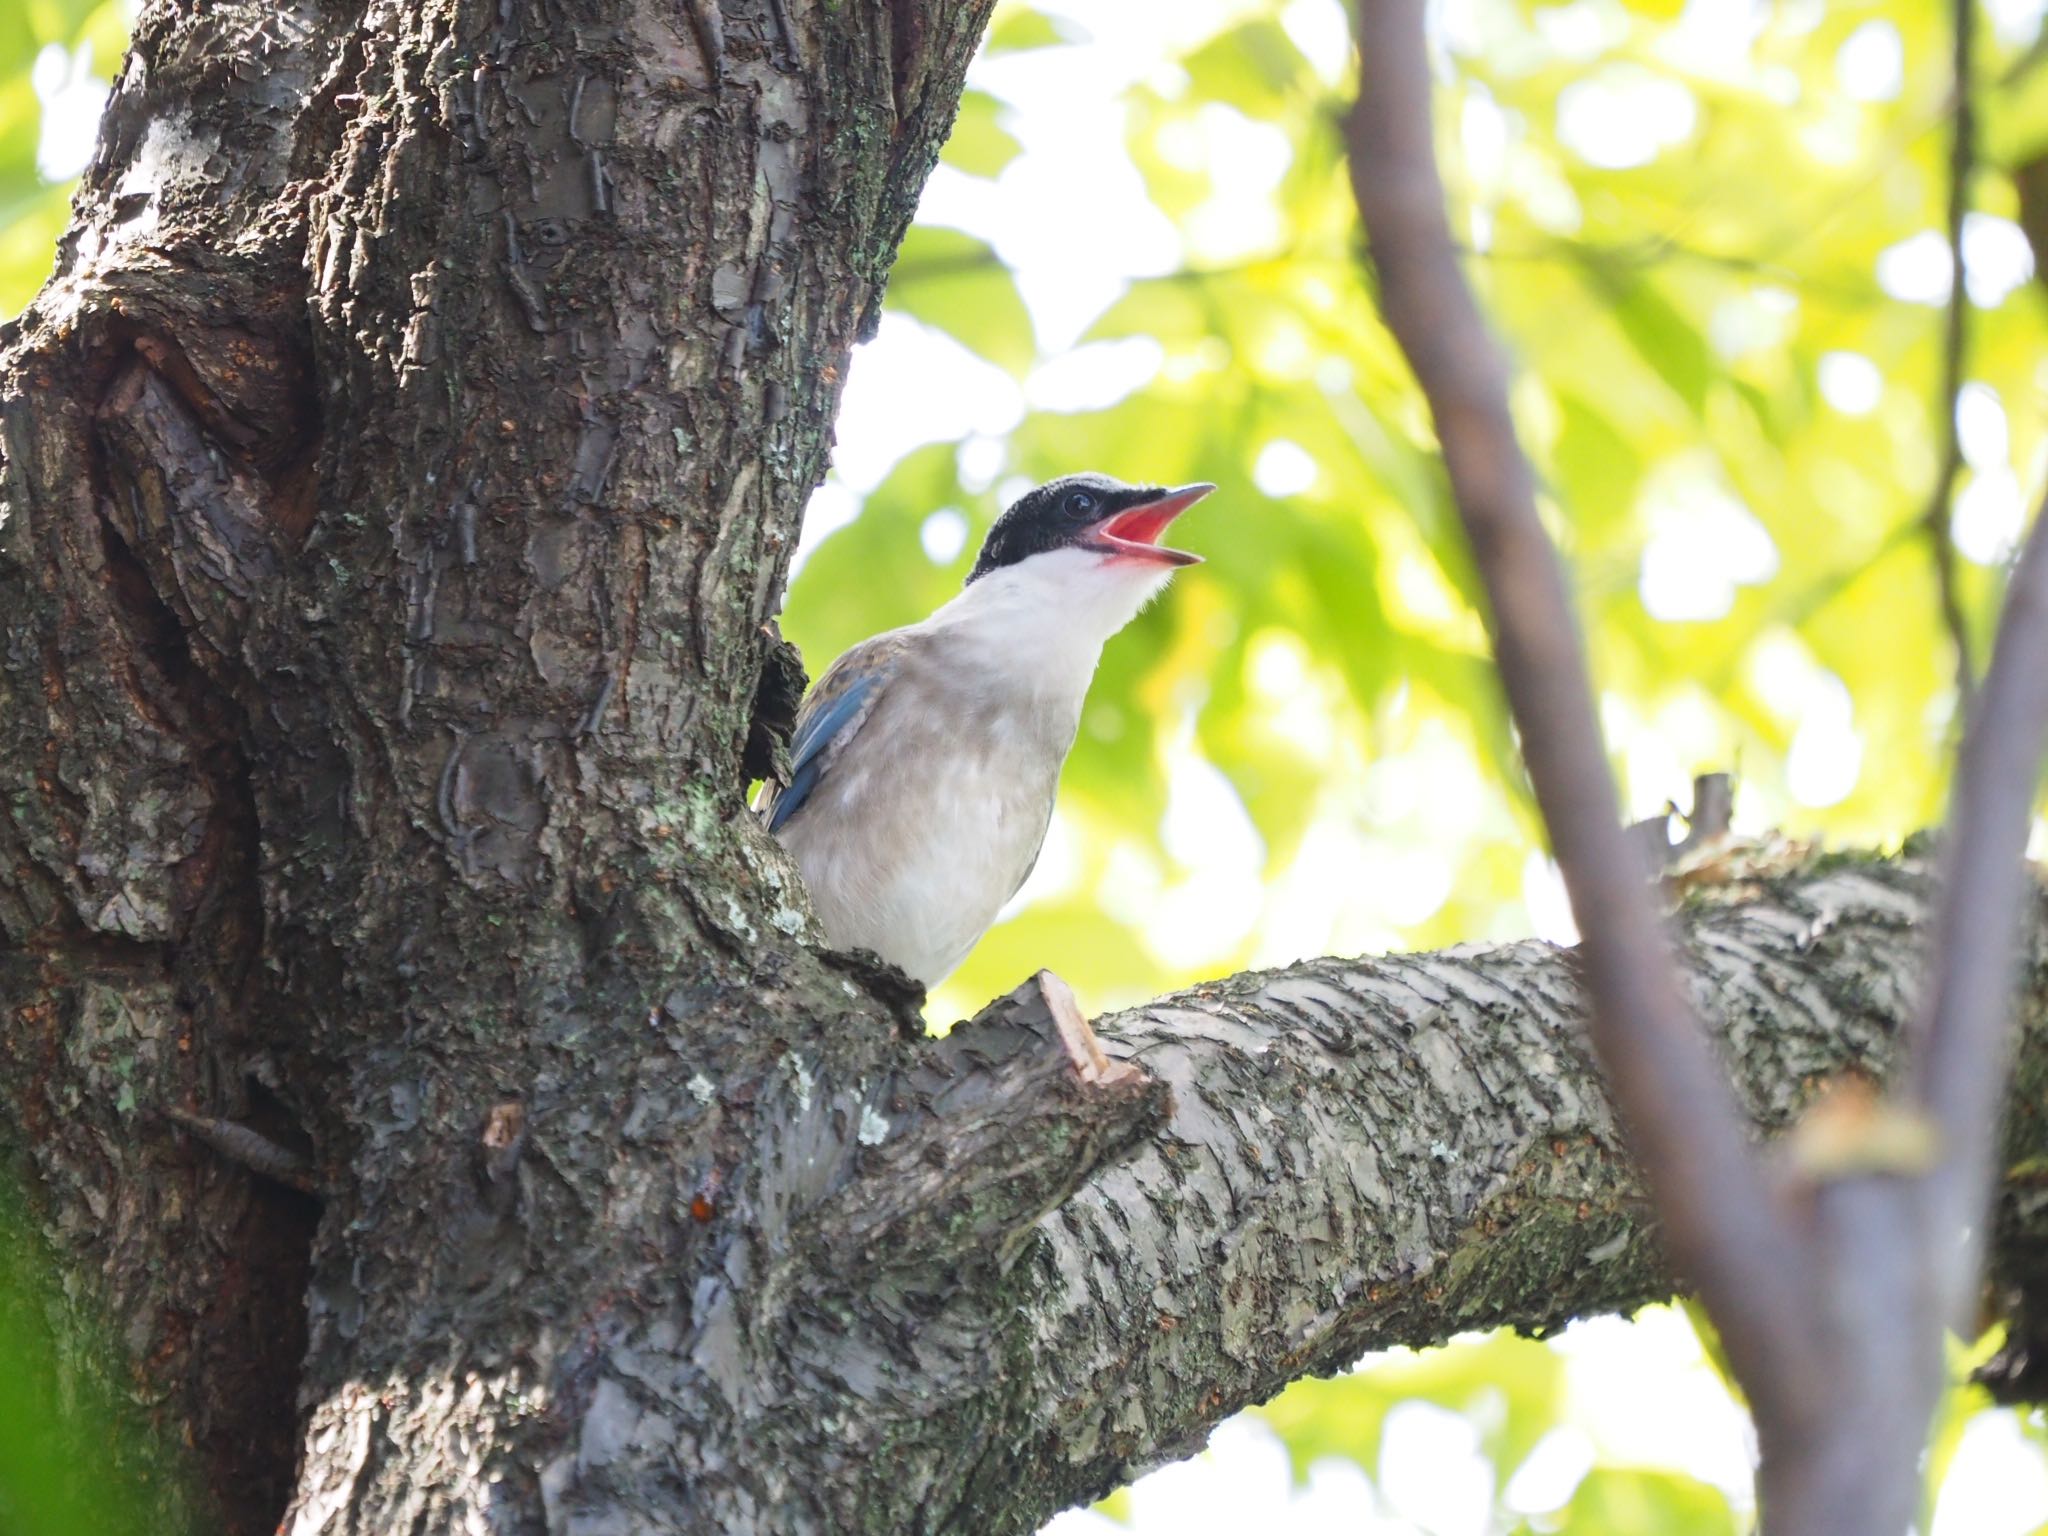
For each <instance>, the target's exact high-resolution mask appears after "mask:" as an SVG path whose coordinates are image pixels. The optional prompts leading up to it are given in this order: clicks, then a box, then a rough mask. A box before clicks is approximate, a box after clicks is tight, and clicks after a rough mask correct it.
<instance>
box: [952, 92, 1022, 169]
mask: <svg viewBox="0 0 2048 1536" xmlns="http://www.w3.org/2000/svg"><path fill="white" fill-rule="evenodd" d="M1002 113H1003V104H1002V103H1001V102H999V101H997V100H996V98H995V97H993V96H991V95H989V94H988V92H986V91H968V92H966V93H965V94H963V95H962V96H961V98H960V115H959V116H958V117H956V118H954V119H953V132H952V135H951V136H950V137H949V138H947V140H946V147H945V150H944V152H943V153H941V155H940V156H939V158H940V159H942V160H944V161H945V162H946V164H948V165H950V166H952V167H953V168H954V169H955V170H960V171H965V172H966V173H967V174H968V175H970V176H984V177H994V176H1000V175H1001V174H1002V172H1003V167H1005V166H1006V165H1008V164H1009V163H1010V162H1011V161H1012V160H1014V159H1016V158H1017V156H1018V155H1019V154H1020V153H1021V152H1022V151H1023V148H1024V146H1023V145H1021V144H1019V143H1018V142H1017V139H1016V136H1015V135H1014V134H1012V133H1011V132H1010V130H1009V129H1007V128H1005V127H1004V126H1003V125H1002V120H1001V119H1002Z"/></svg>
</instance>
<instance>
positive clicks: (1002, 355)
mask: <svg viewBox="0 0 2048 1536" xmlns="http://www.w3.org/2000/svg"><path fill="white" fill-rule="evenodd" d="M889 304H890V305H891V306H892V307H893V308H896V309H899V310H901V311H903V312H904V313H905V314H907V315H910V316H912V317H913V318H915V319H918V320H922V321H923V322H924V323H925V324H927V325H930V326H936V327H937V328H938V329H939V330H942V331H944V332H945V333H946V334H947V335H949V336H951V337H952V338H953V339H954V340H955V341H958V342H959V343H961V344H962V345H963V346H965V347H967V348H968V349H969V350H970V351H973V352H978V353H980V354H981V356H983V357H985V358H987V359H988V360H989V361H990V362H992V363H994V364H995V365H996V366H997V367H999V368H1006V369H1008V370H1009V371H1010V372H1011V373H1013V374H1017V375H1019V376H1020V377H1021V376H1022V375H1023V374H1024V373H1025V372H1026V371H1027V370H1028V369H1029V368H1030V367H1031V365H1032V363H1033V362H1034V361H1035V360H1036V359H1037V356H1038V340H1037V336H1036V334H1035V333H1034V332H1033V330H1032V327H1031V315H1030V313H1029V312H1028V311H1027V310H1026V309H1025V308H1024V301H1023V299H1021V298H1020V297H1018V294H1017V284H1016V281H1015V280H1014V279H1013V278H1012V277H1011V276H1010V273H1009V270H1008V269H1007V268H1006V267H1004V266H1003V264H1002V262H1001V261H1000V260H998V259H997V257H996V253H995V252H994V251H993V250H991V249H990V248H989V245H988V243H987V242H986V241H983V240H977V239H976V238H975V237H974V236H972V235H967V234H962V233H961V232H960V231H959V230H957V229H945V228H941V227H938V226H934V225H923V224H921V225H918V226H916V227H914V228H913V229H912V230H911V231H910V233H909V234H908V235H906V236H905V237H904V239H903V249H902V253H901V254H900V255H899V256H898V257H897V258H896V267H895V270H894V271H893V272H892V273H891V274H890V278H889Z"/></svg>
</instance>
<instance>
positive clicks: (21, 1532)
mask: <svg viewBox="0 0 2048 1536" xmlns="http://www.w3.org/2000/svg"><path fill="white" fill-rule="evenodd" d="M45 1260H46V1255H45V1252H44V1249H43V1244H42V1240H41V1238H40V1236H39V1234H38V1232H37V1230H36V1228H35V1226H34V1225H33V1224H32V1223H31V1222H29V1221H28V1220H27V1219H26V1216H25V1214H24V1213H23V1212H22V1211H21V1210H20V1208H19V1207H18V1204H17V1202H16V1200H15V1198H14V1196H13V1195H12V1194H11V1193H10V1189H9V1187H8V1186H7V1185H5V1184H0V1536H142V1533H144V1532H159V1533H161V1536H177V1528H174V1527H172V1526H170V1525H168V1524H166V1522H167V1521H171V1520H174V1519H175V1518H176V1516H175V1513H174V1512H175V1511H176V1510H178V1509H179V1508H180V1507H181V1498H180V1494H179V1490H177V1489H176V1488H175V1487H174V1486H173V1485H172V1484H171V1483H170V1482H169V1481H167V1480H168V1479H173V1478H175V1477H176V1476H177V1475H178V1474H177V1472H176V1471H175V1470H174V1469H170V1468H167V1467H165V1466H163V1465H160V1464H158V1462H157V1460H156V1458H157V1457H159V1456H160V1454H161V1448H160V1447H158V1446H157V1445H156V1444H155V1442H154V1441H153V1440H152V1439H151V1437H150V1436H149V1434H148V1432H147V1430H146V1428H145V1427H144V1426H143V1424H142V1423H141V1422H140V1421H139V1419H138V1418H137V1416H136V1414H135V1412H134V1410H133V1408H132V1406H131V1405H130V1404H129V1403H127V1402H125V1401H123V1400H122V1399H121V1397H120V1396H119V1394H118V1393H117V1392H116V1391H115V1390H114V1389H112V1388H111V1387H110V1384H109V1382H108V1380H107V1376H106V1372H107V1371H108V1370H109V1369H110V1368H111V1369H114V1370H118V1369H120V1367H119V1365H118V1364H117V1363H116V1362H119V1360H120V1351H119V1349H118V1347H117V1346H116V1345H115V1344H114V1343H113V1342H112V1341H111V1340H108V1339H105V1338H102V1337H101V1336H100V1331H99V1330H98V1329H97V1328H96V1327H95V1326H94V1325H93V1322H92V1320H91V1318H90V1316H89V1315H87V1314H86V1312H85V1311H84V1305H83V1303H82V1301H81V1299H80V1298H78V1297H75V1296H72V1295H70V1294H67V1291H66V1289H65V1288H64V1287H63V1286H61V1285H60V1284H58V1283H57V1282H56V1281H55V1279H54V1278H53V1275H52V1272H51V1270H50V1268H49V1267H48V1266H47V1265H46V1262H45ZM58 1339H62V1340H64V1341H66V1342H65V1343H64V1345H62V1346H61V1347H60V1346H59V1345H58V1344H57V1343H56V1342H55V1341H56V1340H58Z"/></svg>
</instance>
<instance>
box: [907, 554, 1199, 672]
mask: <svg viewBox="0 0 2048 1536" xmlns="http://www.w3.org/2000/svg"><path fill="white" fill-rule="evenodd" d="M1172 579H1173V568H1172V567H1171V566H1166V565H1157V564H1153V563H1151V562H1149V561H1143V560H1132V559H1111V558H1108V557H1106V556H1104V555H1102V554H1100V553H1098V552H1096V551H1094V550H1084V549H1058V550H1048V551H1046V552H1045V553H1043V554H1038V555H1033V556H1032V557H1031V558H1030V559H1028V560H1022V561H1019V562H1018V563H1017V564H1015V565H1007V566H1003V567H1002V568H1001V569H999V570H994V571H990V572H989V573H988V574H987V575H986V576H983V577H982V578H981V579H980V580H979V581H976V582H974V583H973V584H972V585H970V586H969V587H968V588H967V589H966V590H965V591H963V592H962V593H961V594H960V595H959V596H958V597H956V598H954V599H953V600H952V601H951V602H950V603H947V604H946V605H945V607H943V608H941V609H939V610H938V612H936V613H934V614H933V615H932V616H931V617H930V618H929V619H926V620H925V621H924V624H923V625H921V626H919V627H920V628H924V629H929V630H932V631H935V632H940V633H943V635H944V636H945V643H946V645H947V647H948V650H949V652H950V653H952V654H957V655H960V656H961V659H962V660H963V662H965V661H967V660H968V656H969V654H971V657H972V662H971V664H972V665H973V666H975V667H976V668H986V669H987V671H988V672H989V674H990V675H992V676H997V677H1004V678H1014V679H1016V680H1018V681H1019V682H1030V683H1035V684H1036V689H1035V690H1034V691H1042V692H1059V693H1071V694H1072V695H1073V696H1074V698H1075V700H1076V702H1077V703H1078V701H1079V696H1080V695H1081V694H1083V693H1085V692H1086V691H1087V689H1088V683H1089V680H1090V679H1091V678H1093V677H1094V675H1095V665H1096V663H1097V662H1098V661H1100V660H1101V659H1102V647H1103V644H1104V642H1106V641H1107V640H1108V639H1109V637H1110V636H1111V635H1113V634H1115V633H1116V632H1117V631H1118V630H1120V629H1122V628H1123V627H1124V626H1125V625H1126V624H1128V623H1130V622H1131V620H1133V619H1135V618H1136V617H1137V616H1138V615H1139V614H1140V613H1141V612H1142V611H1143V610H1144V608H1145V605H1146V604H1147V603H1149V602H1151V601H1152V599H1153V598H1155V597H1157V596H1158V595H1159V594H1160V593H1161V592H1163V591H1165V590H1166V584H1167V583H1168V582H1169V581H1171V580H1172Z"/></svg>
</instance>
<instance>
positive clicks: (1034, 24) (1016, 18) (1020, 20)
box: [981, 4, 1081, 53]
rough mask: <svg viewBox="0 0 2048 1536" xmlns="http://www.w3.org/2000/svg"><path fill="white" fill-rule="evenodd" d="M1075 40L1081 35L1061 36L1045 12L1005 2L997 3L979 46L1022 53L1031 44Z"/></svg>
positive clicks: (1053, 44)
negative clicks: (1002, 3)
mask: <svg viewBox="0 0 2048 1536" xmlns="http://www.w3.org/2000/svg"><path fill="white" fill-rule="evenodd" d="M1076 41H1081V39H1077V38H1069V37H1066V36H1064V35H1063V34H1062V33H1061V31H1060V28H1059V26H1058V25H1057V24H1056V23H1055V22H1054V21H1053V19H1052V18H1051V17H1050V16H1047V15H1046V14H1045V12H1043V11H1038V10H1033V9H1032V8H1031V7H1030V6H1028V5H1021V4H1018V5H1012V4H1004V5H1001V6H998V7H997V9H996V15H995V20H994V21H993V22H992V23H990V25H989V29H988V36H987V38H986V39H985V40H984V41H983V42H982V45H981V46H982V50H983V51H984V52H986V53H1024V52H1026V51H1028V50H1030V49H1033V48H1057V47H1059V46H1060V45H1061V44H1063V43H1068V42H1076Z"/></svg>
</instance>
